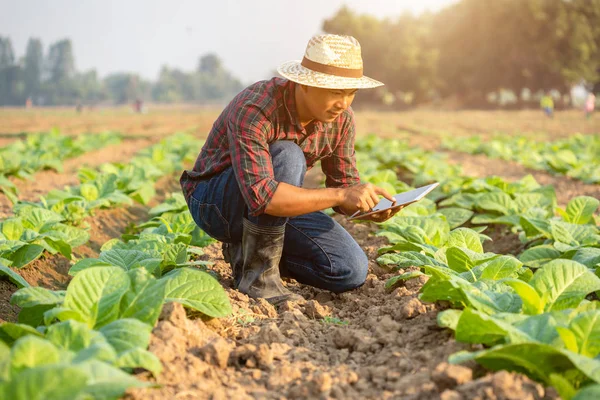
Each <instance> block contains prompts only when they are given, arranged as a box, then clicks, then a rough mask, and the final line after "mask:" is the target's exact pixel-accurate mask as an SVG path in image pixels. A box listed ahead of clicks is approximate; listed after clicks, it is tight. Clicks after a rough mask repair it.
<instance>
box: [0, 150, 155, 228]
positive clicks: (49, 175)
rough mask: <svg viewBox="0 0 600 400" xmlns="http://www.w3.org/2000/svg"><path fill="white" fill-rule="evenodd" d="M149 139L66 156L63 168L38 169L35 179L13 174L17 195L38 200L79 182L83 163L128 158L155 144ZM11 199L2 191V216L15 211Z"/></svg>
mask: <svg viewBox="0 0 600 400" xmlns="http://www.w3.org/2000/svg"><path fill="white" fill-rule="evenodd" d="M157 140H158V138H157V139H155V140H150V139H128V140H124V141H123V142H122V143H121V144H116V145H111V146H107V147H104V148H101V149H99V150H96V151H91V152H88V153H85V154H82V155H81V156H79V157H75V158H72V159H68V160H65V162H64V163H63V172H57V171H53V170H45V171H39V172H37V173H36V174H35V175H34V176H33V179H32V180H21V179H15V178H14V177H11V178H10V180H11V181H12V182H13V183H14V184H15V186H16V187H17V189H18V197H19V199H20V200H23V201H39V198H40V196H43V195H45V194H46V193H48V192H49V191H50V190H52V189H62V188H64V187H65V186H72V185H77V184H78V183H79V180H78V179H77V170H78V169H79V168H81V167H84V166H87V167H96V166H98V165H100V164H104V163H108V162H115V161H127V160H129V159H130V158H131V157H133V155H134V154H135V153H137V152H138V151H140V149H142V148H144V147H147V146H149V145H151V144H152V142H153V141H157ZM12 208H13V205H12V203H11V202H10V201H9V200H8V198H7V197H6V196H5V195H4V193H0V218H6V217H7V216H10V215H12Z"/></svg>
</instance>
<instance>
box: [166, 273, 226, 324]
mask: <svg viewBox="0 0 600 400" xmlns="http://www.w3.org/2000/svg"><path fill="white" fill-rule="evenodd" d="M161 279H164V280H165V281H166V282H167V283H166V288H165V292H166V293H165V296H166V300H167V301H174V302H177V303H181V304H183V305H184V306H187V307H190V308H193V309H195V310H198V311H200V312H202V313H204V314H206V315H208V316H210V317H224V316H227V315H229V314H230V313H231V304H230V302H229V297H228V296H227V293H226V292H225V290H224V289H223V287H222V286H221V285H220V284H219V282H218V281H217V280H216V279H215V278H213V277H212V276H211V275H209V274H207V273H206V272H203V271H198V270H193V269H190V268H180V269H177V270H174V271H172V272H170V273H168V274H167V275H165V276H164V277H163V278H161Z"/></svg>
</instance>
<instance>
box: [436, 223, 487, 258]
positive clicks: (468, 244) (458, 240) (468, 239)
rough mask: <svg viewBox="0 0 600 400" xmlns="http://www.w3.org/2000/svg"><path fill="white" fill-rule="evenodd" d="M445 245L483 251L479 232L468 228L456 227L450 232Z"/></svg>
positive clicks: (477, 251)
mask: <svg viewBox="0 0 600 400" xmlns="http://www.w3.org/2000/svg"><path fill="white" fill-rule="evenodd" d="M445 246H447V247H452V246H454V247H464V248H467V249H469V250H471V251H474V252H476V253H483V246H482V245H481V240H480V239H479V234H478V233H477V232H475V231H474V230H472V229H469V228H457V229H454V230H453V231H451V232H450V234H449V237H448V241H447V242H446V244H445Z"/></svg>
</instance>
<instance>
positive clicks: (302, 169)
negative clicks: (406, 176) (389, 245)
mask: <svg viewBox="0 0 600 400" xmlns="http://www.w3.org/2000/svg"><path fill="white" fill-rule="evenodd" d="M269 150H270V153H271V158H272V162H273V172H274V176H275V180H276V181H277V182H285V183H288V184H290V185H295V186H298V187H301V186H302V183H303V181H304V175H305V174H306V159H305V158H304V153H303V152H302V150H301V149H300V147H298V146H297V145H296V144H295V143H293V142H291V141H278V142H275V143H273V144H272V145H271V146H270V147H269ZM188 206H189V208H190V212H191V214H192V217H193V218H194V221H195V222H196V224H198V226H199V227H200V228H201V229H202V230H204V231H205V232H206V233H208V234H209V235H210V236H212V237H213V238H215V239H217V240H219V241H221V242H226V243H238V242H241V241H242V233H243V228H242V219H243V218H247V219H248V220H250V221H251V222H253V223H255V224H258V225H264V226H281V225H285V226H286V228H285V240H284V246H283V256H282V258H281V264H280V266H281V267H282V268H285V270H286V275H287V276H290V277H292V278H294V279H296V280H297V281H298V282H300V283H303V284H307V285H311V286H314V287H318V288H321V289H327V290H330V291H332V292H336V293H340V292H344V291H347V290H351V289H354V288H356V287H358V286H360V285H362V284H363V283H364V281H365V279H366V276H367V269H368V260H367V256H366V255H365V253H364V251H363V250H362V249H361V248H360V246H359V245H358V243H356V241H355V240H354V239H353V238H352V236H350V234H349V233H348V232H347V231H346V230H345V229H344V228H343V227H342V226H341V225H340V224H338V223H337V222H336V221H335V220H334V219H333V218H331V217H330V216H328V215H326V214H325V213H323V212H320V211H319V212H312V213H309V214H305V215H300V216H297V217H291V218H287V217H276V216H272V215H268V214H262V215H259V216H257V217H254V216H251V215H249V214H248V209H247V206H246V203H245V202H244V199H243V197H242V194H241V192H240V189H239V187H238V183H237V180H236V178H235V175H234V172H233V169H232V168H231V167H230V168H228V169H226V170H225V171H223V172H221V173H220V174H218V175H216V176H213V177H211V178H210V179H208V180H206V181H202V182H200V183H199V184H198V186H197V187H196V190H195V191H194V193H193V194H192V196H191V197H190V199H189V203H188Z"/></svg>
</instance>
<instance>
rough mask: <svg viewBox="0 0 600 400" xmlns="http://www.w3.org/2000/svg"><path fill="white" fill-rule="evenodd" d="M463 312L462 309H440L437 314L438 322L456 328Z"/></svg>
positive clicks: (445, 326) (440, 324)
mask: <svg viewBox="0 0 600 400" xmlns="http://www.w3.org/2000/svg"><path fill="white" fill-rule="evenodd" d="M461 314H462V311H461V310H453V309H448V310H444V311H440V312H439V313H438V315H437V323H438V325H439V326H441V327H442V328H448V329H452V330H456V326H457V325H458V320H459V318H460V315H461Z"/></svg>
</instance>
